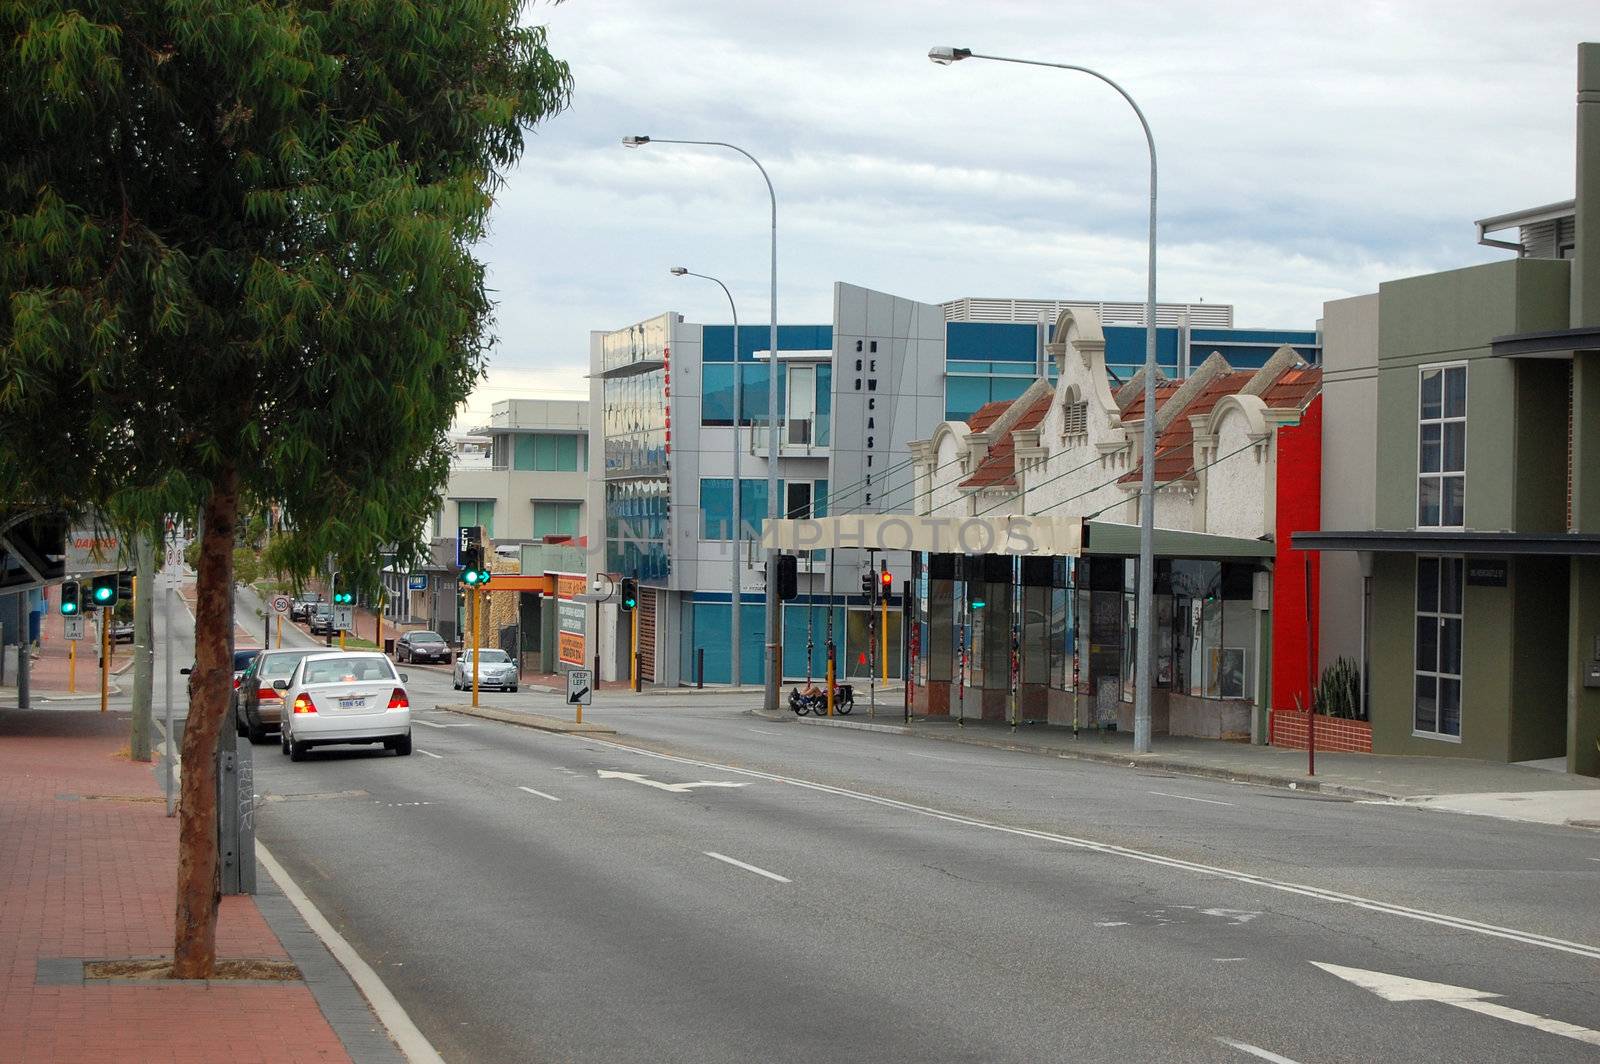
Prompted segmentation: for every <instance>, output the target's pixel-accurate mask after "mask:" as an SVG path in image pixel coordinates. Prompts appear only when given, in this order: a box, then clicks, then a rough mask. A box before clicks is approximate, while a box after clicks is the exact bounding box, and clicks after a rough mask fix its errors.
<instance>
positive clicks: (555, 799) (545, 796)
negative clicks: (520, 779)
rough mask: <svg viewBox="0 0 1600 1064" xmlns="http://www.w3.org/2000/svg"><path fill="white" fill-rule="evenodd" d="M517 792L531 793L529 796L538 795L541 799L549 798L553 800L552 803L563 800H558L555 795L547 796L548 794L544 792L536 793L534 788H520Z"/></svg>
mask: <svg viewBox="0 0 1600 1064" xmlns="http://www.w3.org/2000/svg"><path fill="white" fill-rule="evenodd" d="M517 790H519V791H527V792H528V793H529V794H537V795H538V796H539V797H540V798H548V799H550V800H551V801H552V802H559V801H561V799H560V798H557V797H556V796H555V795H553V794H546V793H544V792H543V791H536V790H534V789H533V788H532V787H518V788H517Z"/></svg>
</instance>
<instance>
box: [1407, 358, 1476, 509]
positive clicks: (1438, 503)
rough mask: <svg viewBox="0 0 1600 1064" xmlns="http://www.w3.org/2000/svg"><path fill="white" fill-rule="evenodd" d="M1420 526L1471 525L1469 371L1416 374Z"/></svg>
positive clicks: (1435, 369) (1453, 368)
mask: <svg viewBox="0 0 1600 1064" xmlns="http://www.w3.org/2000/svg"><path fill="white" fill-rule="evenodd" d="M1417 373H1418V380H1417V384H1418V387H1417V527H1418V528H1461V527H1463V525H1464V524H1465V523H1466V494H1467V366H1466V363H1464V362H1456V363H1451V364H1449V365H1439V366H1423V367H1421V368H1420V369H1418V371H1417Z"/></svg>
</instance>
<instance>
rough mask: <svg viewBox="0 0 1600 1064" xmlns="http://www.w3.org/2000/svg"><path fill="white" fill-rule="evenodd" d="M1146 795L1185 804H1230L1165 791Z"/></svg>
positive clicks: (1228, 803)
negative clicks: (1176, 800) (1171, 799)
mask: <svg viewBox="0 0 1600 1064" xmlns="http://www.w3.org/2000/svg"><path fill="white" fill-rule="evenodd" d="M1146 793H1147V794H1154V795H1159V796H1160V797H1162V798H1179V799H1182V800H1183V801H1185V802H1204V803H1206V804H1207V805H1229V806H1231V805H1232V804H1233V803H1232V802H1219V801H1217V800H1216V799H1215V798H1194V797H1191V796H1190V795H1187V794H1168V793H1167V792H1166V791H1147V792H1146Z"/></svg>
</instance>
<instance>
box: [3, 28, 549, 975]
mask: <svg viewBox="0 0 1600 1064" xmlns="http://www.w3.org/2000/svg"><path fill="white" fill-rule="evenodd" d="M522 6H523V5H522V3H521V0H427V2H419V0H338V2H335V0H280V2H277V3H272V4H262V3H259V2H257V0H165V2H162V3H156V2H153V0H10V2H6V3H3V4H0V84H3V85H4V86H5V90H6V91H5V92H4V93H3V94H0V144H3V145H4V148H3V150H0V423H3V424H4V425H5V426H6V431H5V432H4V433H0V498H12V499H29V500H31V501H35V502H47V503H54V504H57V505H60V506H63V507H64V508H67V509H70V510H74V511H79V512H81V511H82V510H83V509H84V508H86V507H89V506H98V507H104V508H109V509H111V510H112V511H114V512H116V513H118V514H128V515H131V516H132V517H133V518H134V519H135V520H137V521H138V522H139V524H140V525H141V526H142V527H161V526H162V522H163V521H164V519H165V518H166V517H167V516H169V515H176V516H178V517H180V518H181V519H184V520H193V518H194V517H195V515H196V512H197V511H198V514H199V518H200V522H201V523H200V528H201V530H202V531H201V540H200V543H201V546H200V551H199V558H198V566H197V569H198V577H197V582H198V587H197V602H196V609H195V619H196V626H195V634H196V638H195V668H194V676H193V699H192V703H191V707H190V712H189V718H188V725H187V727H186V728H185V730H184V736H183V750H182V757H183V764H184V771H183V786H182V795H181V813H180V817H181V819H180V835H181V840H180V846H179V862H178V901H177V928H176V935H175V941H174V958H173V960H174V966H173V973H174V975H175V976H177V977H179V978H195V977H203V976H205V975H207V974H208V973H209V972H210V970H211V967H212V964H213V961H214V959H215V938H216V911H217V901H218V879H217V875H218V873H217V868H218V865H217V836H216V831H217V823H216V810H215V787H216V777H215V751H216V746H217V739H218V734H219V729H220V726H221V722H222V719H223V717H224V714H225V711H226V707H227V696H228V690H229V686H230V676H231V662H230V660H229V636H230V633H231V630H232V624H233V621H232V597H231V585H232V582H233V549H234V546H235V540H236V536H237V534H238V530H239V524H240V520H241V516H240V498H241V494H245V495H247V496H248V497H249V498H250V499H252V500H256V501H259V502H261V503H263V504H277V505H278V506H279V507H280V508H281V509H282V510H284V511H286V512H289V513H292V514H293V515H294V517H295V520H296V522H297V525H298V527H299V530H300V531H299V534H298V535H296V536H295V537H293V539H292V540H291V541H290V543H289V544H288V545H287V546H286V547H285V549H284V551H283V552H282V553H284V554H286V555H287V557H286V558H285V561H286V562H287V563H288V564H290V565H291V566H292V568H293V569H294V570H295V571H297V572H309V571H311V570H313V569H314V568H316V567H318V566H319V565H320V563H321V560H322V559H323V557H324V556H325V555H326V554H328V553H330V552H331V553H332V554H334V555H335V556H336V557H337V558H338V560H339V564H340V567H341V568H342V569H344V570H346V571H358V570H360V569H362V568H363V567H364V566H365V567H375V562H376V558H377V556H378V553H379V549H380V547H383V546H386V545H387V546H391V547H396V548H398V550H399V553H400V554H401V555H402V556H403V557H408V558H409V557H414V556H417V555H420V553H421V550H422V544H421V542H420V531H419V530H420V529H422V528H423V525H424V518H425V516H426V515H427V514H428V513H430V512H431V511H432V509H433V507H434V493H435V491H436V489H437V485H439V484H441V483H443V482H444V479H445V473H446V470H447V468H448V458H449V451H448V447H447V438H446V432H447V429H448V427H449V424H450V422H451V420H452V417H453V415H454V412H455V410H456V408H457V406H458V405H459V404H460V403H461V402H462V401H463V400H465V398H466V397H467V395H468V394H469V393H470V391H471V389H472V387H473V385H474V383H475V382H476V381H477V380H478V379H479V376H480V375H481V373H482V368H483V360H484V357H485V353H486V351H487V349H488V347H489V345H490V343H491V339H490V337H491V325H492V317H491V315H492V305H491V302H490V300H489V298H488V294H487V292H486V290H485V286H484V268H483V266H482V264H481V263H479V262H478V261H477V260H476V259H475V258H474V256H473V254H472V248H473V244H474V243H475V242H476V241H477V240H478V239H479V238H480V237H481V236H482V234H483V231H484V226H485V223H486V218H487V215H488V211H489V209H490V206H491V202H492V199H493V195H494V192H495V190H496V189H497V187H498V186H499V183H500V181H501V180H502V176H503V175H504V173H505V172H506V170H507V168H508V167H509V166H511V165H512V164H513V163H514V162H515V160H516V159H517V158H518V157H519V156H520V154H521V152H522V149H523V136H524V131H525V129H526V128H527V127H529V126H530V125H531V124H533V123H535V122H537V121H539V120H540V119H543V118H545V117H547V116H550V115H552V114H554V113H556V112H558V111H559V110H561V109H562V108H563V107H564V106H565V104H566V102H567V100H568V98H569V94H570V90H571V82H570V76H569V73H568V70H567V66H566V64H565V63H563V62H561V61H559V60H557V59H555V58H553V57H552V56H551V55H550V53H549V51H548V49H547V47H546V43H545V35H544V31H543V30H542V29H541V28H538V27H528V26H522V25H520V24H519V15H520V13H521V8H522ZM63 412H71V413H72V414H73V415H74V420H73V422H72V426H71V431H63V428H62V425H63V423H62V414H63Z"/></svg>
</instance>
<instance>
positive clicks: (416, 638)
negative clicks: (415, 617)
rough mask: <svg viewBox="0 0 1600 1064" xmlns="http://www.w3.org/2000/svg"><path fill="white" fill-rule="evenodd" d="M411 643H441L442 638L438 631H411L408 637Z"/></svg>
mask: <svg viewBox="0 0 1600 1064" xmlns="http://www.w3.org/2000/svg"><path fill="white" fill-rule="evenodd" d="M408 638H409V639H410V640H411V641H412V642H413V643H443V642H444V638H443V637H442V636H440V635H439V633H438V632H412V633H411V635H410V636H409V637H408Z"/></svg>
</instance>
